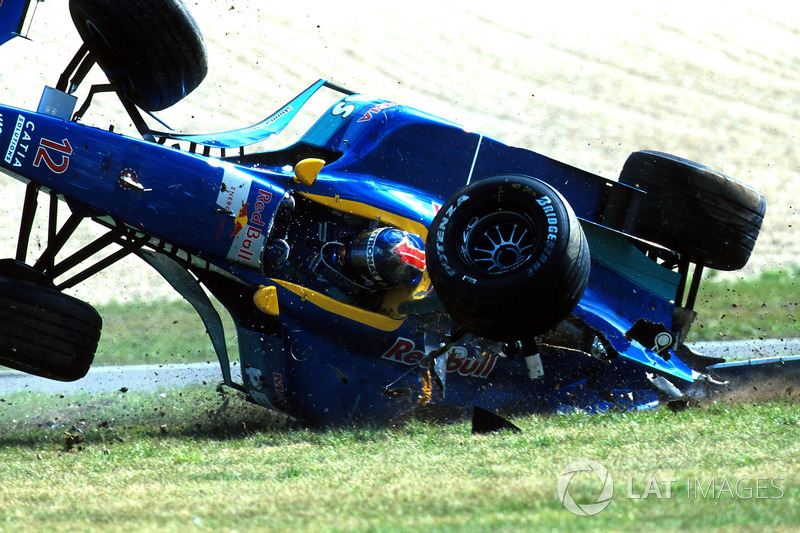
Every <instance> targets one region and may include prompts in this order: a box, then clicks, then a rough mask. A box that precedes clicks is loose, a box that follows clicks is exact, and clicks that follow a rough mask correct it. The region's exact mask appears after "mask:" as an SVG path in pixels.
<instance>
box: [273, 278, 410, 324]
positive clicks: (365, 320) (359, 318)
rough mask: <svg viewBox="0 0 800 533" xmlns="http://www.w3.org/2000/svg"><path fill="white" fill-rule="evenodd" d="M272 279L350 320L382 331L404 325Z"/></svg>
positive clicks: (304, 299)
mask: <svg viewBox="0 0 800 533" xmlns="http://www.w3.org/2000/svg"><path fill="white" fill-rule="evenodd" d="M272 281H273V282H274V283H275V284H276V285H280V286H281V287H283V288H284V289H286V290H288V291H290V292H293V293H294V294H296V295H298V296H299V297H300V299H301V300H303V301H306V302H309V303H311V304H314V305H316V306H317V307H319V308H321V309H324V310H325V311H328V312H329V313H334V314H336V315H339V316H343V317H345V318H349V319H350V320H354V321H356V322H358V323H360V324H364V325H365V326H370V327H373V328H375V329H379V330H381V331H395V330H396V329H397V328H399V327H400V326H402V325H403V321H404V320H403V319H395V318H392V317H389V316H386V315H382V314H380V313H374V312H372V311H366V310H364V309H361V308H359V307H354V306H352V305H348V304H346V303H343V302H340V301H338V300H334V299H333V298H331V297H330V296H326V295H324V294H322V293H319V292H317V291H312V290H311V289H307V288H305V287H303V286H301V285H297V284H294V283H291V282H289V281H284V280H281V279H274V278H273V279H272Z"/></svg>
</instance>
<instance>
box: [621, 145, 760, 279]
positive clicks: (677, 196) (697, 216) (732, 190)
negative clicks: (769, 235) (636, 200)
mask: <svg viewBox="0 0 800 533" xmlns="http://www.w3.org/2000/svg"><path fill="white" fill-rule="evenodd" d="M619 181H620V182H621V183H624V184H626V185H631V186H633V187H636V188H638V189H641V190H643V191H645V192H646V193H647V195H646V196H645V198H644V199H643V203H642V206H641V208H640V211H639V213H640V215H639V218H638V219H637V221H636V226H635V228H634V235H635V236H637V237H640V238H642V239H645V240H648V241H652V242H655V243H657V244H661V245H663V246H666V247H667V248H669V249H671V250H674V251H676V252H678V253H679V254H681V255H682V256H684V257H686V258H688V259H689V260H690V261H691V262H693V263H697V264H702V265H704V266H707V267H709V268H714V269H717V270H738V269H740V268H742V267H743V266H745V264H747V261H748V259H749V258H750V255H751V254H752V252H753V247H754V246H755V244H756V239H757V238H758V234H759V232H760V231H761V224H762V222H763V220H764V214H765V213H766V209H767V202H766V200H765V199H764V197H763V196H762V195H761V194H760V193H759V192H758V191H756V190H755V189H754V188H752V187H750V186H748V185H745V184H744V183H741V182H739V181H737V180H735V179H733V178H731V177H728V176H726V175H725V174H722V173H721V172H718V171H716V170H713V169H710V168H708V167H706V166H703V165H700V164H698V163H695V162H693V161H689V160H687V159H682V158H680V157H676V156H673V155H669V154H664V153H661V152H651V151H641V152H634V153H632V154H631V155H630V156H629V157H628V160H627V161H626V162H625V165H624V166H623V168H622V172H621V173H620V177H619Z"/></svg>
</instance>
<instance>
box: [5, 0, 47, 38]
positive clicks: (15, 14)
mask: <svg viewBox="0 0 800 533" xmlns="http://www.w3.org/2000/svg"><path fill="white" fill-rule="evenodd" d="M33 1H34V0H0V45H2V44H5V43H7V42H8V41H10V40H11V39H13V38H14V37H22V36H23V35H22V27H23V26H24V24H25V18H26V17H27V16H28V8H29V7H30V5H31V3H32V2H33ZM36 1H37V2H39V1H42V0H36Z"/></svg>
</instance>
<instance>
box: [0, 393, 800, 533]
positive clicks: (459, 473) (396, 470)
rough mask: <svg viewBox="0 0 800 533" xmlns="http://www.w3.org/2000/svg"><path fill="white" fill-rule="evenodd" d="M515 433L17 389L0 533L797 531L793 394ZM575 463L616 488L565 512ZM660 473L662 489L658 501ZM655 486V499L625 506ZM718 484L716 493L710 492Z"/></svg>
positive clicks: (4, 453)
mask: <svg viewBox="0 0 800 533" xmlns="http://www.w3.org/2000/svg"><path fill="white" fill-rule="evenodd" d="M514 422H515V423H516V424H517V425H518V426H520V427H521V428H522V430H523V431H522V432H521V433H510V432H500V433H497V434H491V435H480V436H478V435H472V434H471V433H470V428H469V424H468V423H467V422H458V423H452V424H437V423H433V422H427V421H419V420H412V421H409V422H404V423H402V424H399V425H396V426H393V427H383V428H379V427H371V428H370V427H368V428H355V429H354V428H343V429H335V430H327V431H321V430H310V429H307V428H304V427H302V426H299V425H296V424H294V423H292V422H290V421H288V420H286V419H283V418H281V417H279V416H277V415H274V414H272V413H270V412H269V411H267V410H264V409H260V408H256V407H253V406H250V405H249V404H246V403H245V402H244V401H243V400H242V399H241V397H240V396H239V395H238V394H234V393H229V394H227V395H225V396H223V397H221V396H219V394H218V393H215V392H213V389H212V388H188V389H183V390H180V391H166V392H164V393H163V394H161V395H159V394H154V395H149V396H148V395H144V394H133V393H127V394H121V393H116V394H112V395H106V396H79V397H70V398H60V397H54V396H42V395H37V394H24V393H23V394H17V395H14V396H11V397H6V398H4V399H3V401H2V402H0V479H2V480H3V483H2V484H0V502H3V505H1V506H0V530H2V531H6V530H7V531H45V530H59V531H64V530H71V531H108V530H113V531H179V530H187V529H189V530H193V531H195V530H197V531H247V530H258V531H268V530H282V531H500V530H503V531H508V530H533V529H535V530H543V531H565V530H572V531H583V530H586V531H589V530H592V531H594V530H597V531H647V530H667V531H669V530H703V531H729V530H751V531H753V530H764V529H769V530H770V531H773V530H775V531H780V530H784V531H791V530H794V527H795V524H797V523H800V474H798V472H800V469H798V461H799V460H798V459H797V458H798V457H800V441H798V439H797V434H798V430H800V402H798V400H797V399H796V397H794V396H784V397H780V398H775V399H772V400H770V401H768V402H763V403H752V404H751V403H720V404H715V405H707V406H704V407H698V408H693V409H689V410H686V411H683V412H679V413H673V412H670V411H669V410H667V409H663V410H658V411H651V412H637V413H608V414H602V415H591V416H586V415H578V414H576V415H569V416H531V417H525V418H519V419H515V420H514ZM581 458H586V459H592V460H596V461H599V462H600V463H601V464H603V465H604V466H605V467H606V468H608V471H609V473H610V474H611V476H612V477H613V479H614V488H615V494H614V497H613V499H612V501H611V503H610V505H609V507H608V508H607V509H605V510H604V511H602V512H601V513H600V514H598V515H596V516H591V517H578V516H575V515H573V514H572V513H570V512H569V511H567V510H566V509H565V508H564V506H563V505H562V504H561V503H560V501H559V500H558V498H557V481H558V478H559V475H560V473H561V471H562V470H563V469H564V468H565V467H566V466H567V465H568V464H570V463H571V462H573V461H575V460H577V459H581ZM666 479H674V480H675V481H674V482H671V495H670V496H671V497H670V498H666V497H665V496H666V482H665V481H663V480H666ZM740 479H741V480H744V481H743V482H740V485H739V493H738V494H735V493H733V488H734V487H735V485H736V482H737V481H738V480H740ZM653 483H655V484H656V485H660V493H661V496H662V498H658V497H656V495H655V493H653V492H652V490H651V495H650V497H648V498H638V499H636V498H629V497H628V494H629V492H630V494H631V495H633V496H636V495H639V496H641V495H642V494H643V493H644V491H645V488H646V487H647V486H648V484H653ZM712 483H714V484H715V486H716V487H717V490H715V491H714V495H713V497H712V495H711V494H710V493H709V491H708V486H709V485H710V484H712ZM726 483H727V486H729V487H730V489H731V491H730V492H731V493H733V495H732V496H731V495H730V494H729V492H728V491H725V490H724V489H723V491H722V492H720V491H719V488H720V487H724V486H725V484H726ZM629 484H630V487H631V489H630V490H629V488H628V485H629ZM757 486H761V487H762V489H761V490H760V492H759V494H758V495H759V496H761V497H760V498H756V497H755V495H756V494H755V492H756V488H757ZM697 487H700V491H698V488H697ZM599 488H600V487H599V484H598V481H597V479H596V478H594V477H591V476H589V477H587V476H581V475H579V474H576V477H575V479H574V480H573V482H572V483H571V485H570V493H571V494H572V495H573V497H574V498H575V499H576V501H580V502H582V503H588V502H590V501H594V500H596V498H597V495H598V493H599ZM651 488H652V485H651ZM748 488H749V489H750V490H752V492H751V493H750V495H749V497H748V492H747V489H748ZM703 492H705V493H706V496H703V495H702V493H703Z"/></svg>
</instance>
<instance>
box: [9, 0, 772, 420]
mask: <svg viewBox="0 0 800 533" xmlns="http://www.w3.org/2000/svg"><path fill="white" fill-rule="evenodd" d="M29 4H30V0H27V1H26V0H6V2H5V3H4V5H3V9H4V11H3V13H2V18H3V20H2V21H1V22H2V31H3V32H4V35H3V39H2V41H3V42H4V41H6V40H8V39H9V38H11V37H12V36H13V35H14V34H16V33H19V31H20V28H21V27H22V24H23V22H24V21H25V18H26V13H27V10H28V5H29ZM70 12H71V15H72V18H73V21H74V23H75V25H76V27H77V30H78V32H79V34H80V36H81V38H82V40H83V43H84V44H83V46H82V47H81V48H80V50H79V51H78V52H77V54H76V55H75V57H74V59H73V60H72V61H71V62H70V64H69V65H68V66H67V68H66V70H65V71H64V72H63V73H62V74H61V76H60V78H59V81H58V83H57V84H56V86H55V87H46V88H45V90H44V93H43V96H42V101H41V103H40V105H39V108H38V109H37V110H36V111H28V110H22V109H16V108H13V107H9V106H5V105H0V125H2V128H1V129H0V153H2V155H3V159H2V161H0V169H2V171H3V172H4V173H5V174H7V175H9V176H11V177H12V178H15V179H17V180H20V181H22V182H24V183H26V184H27V193H26V197H25V202H24V204H23V206H22V215H21V224H20V234H19V238H18V246H17V253H16V256H15V257H13V258H8V259H2V260H0V317H2V321H0V364H2V365H5V366H8V367H11V368H15V369H18V370H21V371H24V372H28V373H31V374H35V375H39V376H44V377H47V378H51V379H55V380H62V381H72V380H77V379H80V378H81V377H83V376H85V374H86V373H87V371H88V369H89V367H90V365H91V364H92V362H93V359H94V353H95V350H96V348H97V343H98V340H99V337H100V332H101V325H102V321H101V318H100V317H99V316H98V314H97V312H96V311H95V310H94V309H93V308H92V307H91V306H90V305H89V304H88V303H85V302H82V301H80V300H77V299H75V298H74V297H72V296H69V295H67V294H65V293H64V292H63V291H64V290H65V289H68V288H70V287H72V286H74V285H75V284H77V283H80V282H82V281H84V280H85V279H87V278H89V277H90V276H92V275H93V274H95V273H96V272H98V271H99V270H101V269H102V268H105V267H106V266H108V265H109V264H111V263H113V262H115V261H118V260H120V259H121V258H122V257H124V256H126V255H128V254H135V255H137V256H139V257H140V258H141V259H142V260H144V261H145V262H146V263H148V264H149V265H150V266H152V267H153V268H155V269H156V270H157V271H158V272H159V273H160V274H161V275H162V276H163V277H164V278H165V279H166V280H167V281H168V282H169V283H170V284H171V285H172V286H173V287H174V288H175V290H176V291H177V292H178V293H180V294H181V295H182V296H184V297H185V298H186V299H187V300H188V301H189V302H190V303H191V304H192V305H193V306H194V307H195V309H197V311H198V312H199V314H200V316H201V317H202V319H203V322H204V324H205V326H206V329H207V331H208V333H209V335H210V337H211V341H212V344H213V346H214V349H215V350H216V353H217V355H218V357H219V361H220V365H221V375H222V381H223V382H224V384H226V385H227V386H229V387H233V388H235V389H238V390H240V391H242V392H243V393H244V394H246V395H247V396H248V397H249V398H250V399H252V400H253V401H254V402H256V403H258V404H261V405H264V406H266V407H271V408H275V409H278V410H281V411H284V412H286V413H288V414H290V415H292V416H295V417H298V418H301V419H304V420H306V421H309V422H312V423H320V424H338V423H343V422H350V421H362V422H363V421H380V420H387V419H391V418H393V417H397V416H402V415H406V414H408V413H413V412H414V411H415V410H418V409H420V408H421V407H422V408H424V409H426V410H434V411H435V410H437V409H438V410H442V411H445V412H448V413H456V414H458V413H464V414H467V413H470V412H471V411H472V409H473V408H475V407H476V406H477V407H480V408H482V409H485V410H489V411H493V412H497V413H532V412H541V411H548V412H552V411H564V410H567V411H569V410H575V409H580V410H584V411H597V410H605V409H609V408H621V409H638V408H649V407H654V406H657V405H659V403H663V401H664V400H665V399H670V398H672V399H680V398H683V397H685V396H686V395H687V394H691V393H692V391H694V390H696V389H697V388H698V387H708V386H715V384H717V385H716V386H718V384H719V381H720V380H724V379H725V377H726V376H727V375H728V374H727V373H726V372H728V371H729V370H730V369H732V368H733V369H735V368H740V367H741V365H742V363H725V362H723V361H722V360H720V359H713V358H709V357H705V356H703V355H701V354H697V353H695V352H693V351H692V350H690V349H689V348H688V347H687V346H686V345H685V343H684V341H685V340H686V337H687V334H688V332H689V328H690V326H691V324H692V322H693V320H694V318H695V315H696V314H695V312H694V311H693V307H694V304H695V299H696V296H697V293H698V288H699V284H700V281H701V277H702V273H703V269H705V268H711V269H718V270H737V269H740V268H741V267H743V266H744V265H745V264H746V262H747V261H748V259H749V257H750V254H751V252H752V250H753V247H754V245H755V242H756V239H757V237H758V233H759V231H760V228H761V224H762V220H763V217H764V214H765V210H766V202H765V200H764V198H763V196H761V195H760V194H759V193H758V192H757V191H756V190H754V189H753V188H751V187H749V186H747V185H745V184H743V183H740V182H738V181H736V180H734V179H732V178H729V177H727V176H725V175H724V174H721V173H719V172H717V171H714V170H712V169H709V168H707V167H705V166H702V165H699V164H697V163H694V162H691V161H688V160H685V159H682V158H679V157H675V156H672V155H668V154H664V153H660V152H654V151H641V152H636V153H633V154H632V155H631V156H630V157H629V158H628V160H627V161H626V163H625V165H624V166H623V168H622V171H621V174H620V177H619V180H618V181H613V180H608V179H605V178H602V177H600V176H596V175H594V174H591V173H588V172H585V171H582V170H579V169H577V168H574V167H572V166H569V165H567V164H564V163H562V162H559V161H555V160H553V159H550V158H548V157H545V156H543V155H541V154H538V153H535V152H533V151H530V150H526V149H521V148H515V147H510V146H507V145H505V144H502V143H501V142H499V141H497V140H495V139H492V138H489V137H487V136H484V135H482V134H480V133H476V132H472V131H467V130H466V129H464V128H463V127H461V126H459V125H458V124H455V123H452V122H449V121H447V120H444V119H441V118H438V117H435V116H432V115H430V114H426V113H423V112H420V111H418V110H416V109H412V108H409V107H406V106H403V105H400V104H396V103H394V102H390V101H384V100H375V99H371V98H368V97H365V96H362V95H360V94H357V93H354V92H352V91H350V90H348V89H345V88H344V87H341V86H339V85H336V84H333V83H331V82H328V81H326V80H319V81H317V82H315V83H313V84H312V85H311V86H309V87H308V88H307V89H305V90H304V91H303V92H301V93H300V94H299V95H298V96H297V97H295V98H294V99H293V100H292V101H290V102H289V103H287V104H286V105H285V106H283V107H282V108H281V109H279V110H278V111H276V112H275V113H273V114H272V115H270V116H269V117H267V118H266V119H264V120H263V121H261V122H259V123H257V124H254V125H252V126H249V127H246V128H242V129H239V130H233V131H226V132H220V133H214V134H175V133H168V132H161V131H157V130H155V129H152V128H151V127H150V126H149V125H148V124H149V122H148V118H149V120H150V121H152V119H153V118H154V115H153V113H154V112H156V111H159V110H162V109H165V108H167V107H169V106H171V105H173V104H175V103H176V102H178V101H179V100H181V99H182V98H183V97H184V96H186V94H188V93H189V92H191V91H192V90H193V89H195V88H196V87H197V86H198V85H199V84H200V83H201V81H202V80H203V78H204V77H205V75H206V72H207V62H206V50H205V45H204V42H203V39H202V37H201V35H200V33H199V31H198V29H197V25H196V23H195V21H194V20H193V18H192V17H191V15H190V14H189V12H188V11H187V9H186V7H185V6H184V4H183V3H182V2H180V0H126V1H119V2H105V1H101V0H70ZM156 41H157V42H159V43H160V45H159V46H153V45H152V43H153V42H156ZM95 65H97V66H99V68H101V69H102V70H103V71H104V72H105V74H106V76H107V77H108V81H109V83H108V84H103V85H97V86H93V87H91V89H90V91H89V95H88V97H86V100H85V102H84V103H83V104H82V105H81V107H80V108H78V109H77V111H76V110H75V108H76V107H77V98H76V97H75V96H74V93H75V92H76V90H77V89H78V87H79V86H80V84H81V82H83V80H84V78H85V76H86V74H87V72H88V71H89V70H90V69H91V68H92V67H93V66H95ZM320 91H328V92H333V93H338V99H337V100H336V101H335V102H333V103H332V105H331V107H330V108H329V110H328V111H327V112H326V113H325V114H324V115H323V116H321V117H320V118H319V119H318V121H317V122H316V123H315V124H314V125H313V126H312V127H311V129H310V130H308V131H307V132H306V133H305V134H304V135H303V136H302V138H301V139H300V140H299V141H298V142H296V143H294V144H292V145H290V146H288V147H286V148H284V149H280V150H275V151H248V150H247V147H249V146H252V145H256V144H258V143H259V142H261V141H263V140H265V139H267V138H269V137H271V136H274V135H277V134H279V133H280V132H281V131H282V130H283V129H284V128H285V127H286V126H287V125H288V124H289V122H290V121H291V120H292V119H293V118H294V117H295V115H296V114H297V112H298V111H299V110H300V108H301V107H302V106H303V105H304V104H305V103H306V102H307V101H308V100H309V99H310V98H311V97H312V95H315V94H317V93H318V92H320ZM99 92H112V93H115V94H116V95H117V96H118V97H119V100H120V102H121V104H122V105H123V106H124V108H125V109H126V111H127V112H128V114H129V115H130V117H131V119H132V120H133V123H134V124H135V126H136V127H137V129H138V131H139V133H140V134H141V139H139V138H132V137H128V136H124V135H120V134H117V133H114V132H113V130H102V129H97V128H93V127H90V126H87V125H84V124H83V123H82V122H81V120H82V117H83V116H84V115H85V114H86V113H87V112H88V110H89V108H90V105H91V102H92V97H93V96H94V95H95V94H97V93H99ZM41 195H46V196H47V197H49V200H50V202H51V209H50V211H49V212H50V220H49V221H48V228H49V230H48V239H47V241H48V242H47V246H46V247H45V248H44V250H43V251H41V253H40V254H39V255H38V257H36V258H29V255H30V250H29V240H30V235H31V231H32V228H33V224H34V214H35V211H36V205H37V201H38V198H39V197H40V196H41ZM57 202H66V204H67V205H68V206H69V209H70V212H71V215H70V216H69V218H68V219H67V220H65V221H63V222H62V223H61V224H59V221H57V220H56V214H57V209H55V207H54V206H55V205H56V203H57ZM86 219H90V220H92V221H94V222H95V223H97V224H100V225H101V226H104V227H105V228H106V233H105V234H104V236H103V237H101V238H99V239H97V240H96V241H94V242H92V243H91V244H90V245H88V246H86V247H84V248H82V249H80V250H79V251H78V252H76V253H74V254H71V255H68V256H67V257H62V255H63V254H61V252H62V250H63V248H64V245H65V243H66V242H67V241H68V240H69V239H70V238H71V237H72V236H73V234H74V232H75V231H76V230H77V229H78V227H79V226H80V224H81V223H82V222H83V221H84V220H86ZM110 246H114V247H115V249H116V251H115V252H113V253H111V254H110V255H107V254H106V255H104V256H103V259H100V260H96V261H94V262H93V261H92V259H93V258H94V257H95V256H96V255H97V254H100V253H102V252H103V251H104V250H106V249H107V248H108V247H110ZM80 266H83V267H84V268H83V269H82V270H81V271H80V272H79V273H78V274H72V275H70V276H69V277H68V278H67V277H66V276H65V274H66V273H67V272H74V269H75V268H76V267H80ZM65 278H66V279H65ZM209 294H210V295H212V296H213V297H214V298H216V299H217V300H218V301H219V302H221V303H222V304H223V305H224V307H225V309H227V311H228V312H229V313H230V315H231V317H232V318H233V321H234V323H235V325H236V334H237V338H238V345H239V360H240V365H239V367H240V368H241V377H239V376H234V375H233V374H232V372H231V365H230V362H229V356H228V353H227V351H226V346H225V342H224V332H223V327H222V321H221V319H220V316H219V315H218V313H217V311H216V309H215V308H214V306H213V305H212V302H211V300H210V298H209ZM781 364H785V361H782V362H781Z"/></svg>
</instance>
